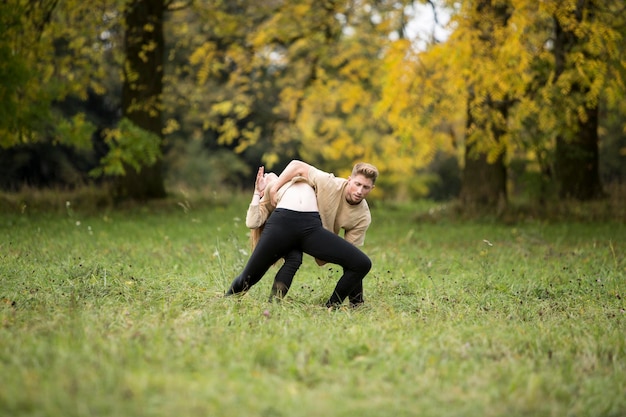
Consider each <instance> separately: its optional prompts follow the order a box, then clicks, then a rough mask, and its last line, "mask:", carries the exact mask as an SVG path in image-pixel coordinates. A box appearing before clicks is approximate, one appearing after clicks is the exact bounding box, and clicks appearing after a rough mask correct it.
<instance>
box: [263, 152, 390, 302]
mask: <svg viewBox="0 0 626 417" xmlns="http://www.w3.org/2000/svg"><path fill="white" fill-rule="evenodd" d="M296 177H302V178H304V179H305V180H306V181H307V182H308V183H309V184H310V185H311V186H312V187H313V188H314V190H315V194H316V196H317V202H318V206H319V212H320V217H321V218H322V225H323V226H324V228H325V229H327V230H330V231H331V232H333V233H335V234H339V232H340V231H341V230H342V229H343V231H344V239H345V240H346V241H348V242H350V243H352V244H353V245H355V246H362V245H363V243H364V242H365V233H366V231H367V229H368V227H369V225H370V223H371V221H372V217H371V214H370V210H369V206H368V205H367V201H366V200H365V197H367V195H368V194H369V193H370V192H371V191H372V190H373V189H374V187H375V183H376V179H377V178H378V169H376V167H375V166H373V165H371V164H367V163H364V162H360V163H358V164H356V165H355V166H354V167H353V169H352V173H351V175H350V176H349V177H348V179H344V178H337V177H335V176H334V175H333V174H330V173H327V172H324V171H321V170H319V169H317V168H315V167H314V166H312V165H309V164H307V163H305V162H302V161H298V160H293V161H291V162H290V163H289V165H287V167H286V168H285V169H284V170H283V172H282V173H281V174H280V176H279V177H278V179H277V180H276V184H275V185H274V186H273V187H272V189H271V190H270V194H269V197H270V200H271V202H272V204H273V205H274V206H275V205H276V190H278V189H280V188H281V187H282V186H283V185H285V184H286V183H288V182H289V181H291V180H292V179H294V178H296ZM316 261H317V263H318V264H319V265H320V266H321V265H324V263H325V262H321V261H318V260H316ZM294 273H295V272H294ZM292 279H293V275H292V276H290V277H284V276H282V277H279V276H277V277H276V279H275V281H274V285H273V287H272V293H273V294H275V295H276V296H277V297H282V296H283V295H284V294H286V293H287V291H288V290H289V286H290V285H291V281H292ZM349 301H350V305H351V306H353V307H356V306H359V305H361V304H363V283H362V282H361V283H360V285H358V286H357V287H356V288H354V289H353V290H352V291H351V292H350V294H349Z"/></svg>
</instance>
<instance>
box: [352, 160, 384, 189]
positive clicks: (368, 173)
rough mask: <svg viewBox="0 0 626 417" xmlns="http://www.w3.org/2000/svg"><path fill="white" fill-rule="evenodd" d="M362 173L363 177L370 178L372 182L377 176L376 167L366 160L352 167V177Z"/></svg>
mask: <svg viewBox="0 0 626 417" xmlns="http://www.w3.org/2000/svg"><path fill="white" fill-rule="evenodd" d="M357 175H363V176H364V177H365V178H369V179H370V180H372V184H374V183H376V179H377V178H378V169H377V168H376V167H375V166H374V165H372V164H368V163H367V162H359V163H357V164H356V165H355V166H354V167H353V168H352V174H351V176H352V177H355V176H357Z"/></svg>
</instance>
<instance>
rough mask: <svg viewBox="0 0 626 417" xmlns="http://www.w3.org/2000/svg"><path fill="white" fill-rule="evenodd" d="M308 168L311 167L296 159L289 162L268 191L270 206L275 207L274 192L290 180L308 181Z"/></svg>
mask: <svg viewBox="0 0 626 417" xmlns="http://www.w3.org/2000/svg"><path fill="white" fill-rule="evenodd" d="M309 168H311V165H309V164H307V163H306V162H302V161H299V160H297V159H294V160H292V161H291V162H289V165H287V166H286V167H285V169H284V170H283V172H281V173H280V175H279V176H278V180H277V181H276V183H275V184H274V186H273V187H272V189H271V190H270V201H271V202H272V205H274V206H275V205H276V203H277V201H276V192H277V191H278V190H279V189H280V187H282V186H283V185H285V184H287V183H288V182H289V181H291V179H292V178H294V177H304V178H305V179H306V180H307V181H308V180H309Z"/></svg>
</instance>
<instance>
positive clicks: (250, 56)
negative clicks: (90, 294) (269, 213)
mask: <svg viewBox="0 0 626 417" xmlns="http://www.w3.org/2000/svg"><path fill="white" fill-rule="evenodd" d="M0 7H1V8H2V14H1V16H2V17H1V18H0V19H1V21H0V25H1V27H2V33H3V36H2V38H1V40H0V54H1V55H2V67H1V68H2V74H1V79H2V90H1V94H2V96H1V98H2V100H1V103H2V105H1V106H0V167H1V168H0V170H1V171H0V187H1V188H2V189H3V190H5V191H19V190H24V189H28V190H29V191H32V190H33V189H40V188H42V187H43V188H44V189H45V188H50V187H52V188H55V189H57V190H58V189H72V188H73V189H77V188H81V187H85V186H87V187H92V186H95V187H101V189H105V190H106V191H105V193H106V194H108V195H109V196H110V197H111V200H113V201H120V200H128V199H131V200H144V201H145V200H149V199H153V198H163V197H165V196H166V195H167V194H168V193H170V194H172V193H174V194H176V193H180V192H181V191H182V192H187V193H191V192H208V193H209V194H210V193H212V192H216V191H218V190H224V189H229V188H230V189H241V188H246V189H247V188H249V187H250V179H251V178H253V173H254V172H255V170H256V167H257V166H259V165H265V166H266V169H268V170H276V171H280V170H281V169H282V168H283V167H284V166H285V164H286V163H287V162H288V161H289V160H291V159H294V158H298V159H303V160H305V161H306V162H309V163H311V164H313V165H315V166H318V167H319V168H321V169H324V170H326V171H329V172H334V173H336V174H337V175H340V176H345V175H347V174H349V170H350V167H351V166H352V165H353V163H354V162H355V161H359V160H366V161H368V162H371V163H373V164H375V165H376V166H378V168H379V169H380V172H381V178H380V184H379V185H380V186H379V187H378V190H377V191H376V192H375V194H374V195H373V197H374V196H375V197H376V199H378V200H405V201H406V200H415V199H419V198H424V197H426V198H430V199H435V200H450V199H458V201H459V202H460V203H461V204H460V206H461V207H463V208H465V209H468V210H469V209H473V208H479V209H481V210H484V209H486V210H487V211H491V212H496V213H501V212H502V211H503V210H504V209H505V208H506V207H508V205H509V203H510V202H511V201H517V200H521V201H524V202H527V203H529V204H533V205H535V204H536V205H538V206H539V207H541V206H545V205H546V204H549V203H558V202H562V201H569V200H575V201H589V200H598V199H606V198H609V199H610V197H611V196H612V197H613V199H619V196H620V194H623V186H622V184H623V182H624V176H625V172H624V171H625V170H626V168H625V167H626V164H625V163H624V162H625V159H626V154H625V139H624V138H625V131H624V129H625V117H624V116H625V114H626V104H625V103H626V99H625V98H624V97H625V95H624V90H625V88H626V87H625V84H624V71H625V68H624V47H623V45H624V32H625V29H624V26H625V24H624V18H623V15H624V13H622V12H623V11H624V10H623V8H624V5H623V4H622V2H619V1H608V0H607V1H587V2H575V1H565V2H563V1H543V2H539V3H537V2H533V1H521V0H520V1H467V2H446V1H428V2H419V1H375V2H361V1H324V2H314V1H297V2H283V1H269V2H263V3H257V2H249V1H216V2H203V1H193V0H188V1H173V0H170V1H136V2H132V1H95V2H89V3H88V4H84V3H81V2H73V1H58V0H41V1H35V2H26V1H17V0H16V1H7V2H4V3H3V4H2V5H1V6H0ZM5 199H6V198H5Z"/></svg>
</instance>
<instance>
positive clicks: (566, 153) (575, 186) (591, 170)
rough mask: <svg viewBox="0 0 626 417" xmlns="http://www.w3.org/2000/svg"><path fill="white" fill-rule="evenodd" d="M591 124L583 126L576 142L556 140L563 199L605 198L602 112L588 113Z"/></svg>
mask: <svg viewBox="0 0 626 417" xmlns="http://www.w3.org/2000/svg"><path fill="white" fill-rule="evenodd" d="M586 114H587V121H585V122H580V123H579V130H578V131H577V132H576V136H575V137H574V138H573V140H567V139H565V138H564V137H563V135H559V136H558V137H557V139H556V152H555V174H556V180H557V183H558V187H559V197H560V198H562V199H567V198H574V199H577V200H581V201H585V200H593V199H597V198H601V197H602V196H603V195H604V192H603V190H602V184H601V183H600V167H599V150H598V108H597V107H594V108H591V109H587V110H586Z"/></svg>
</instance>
